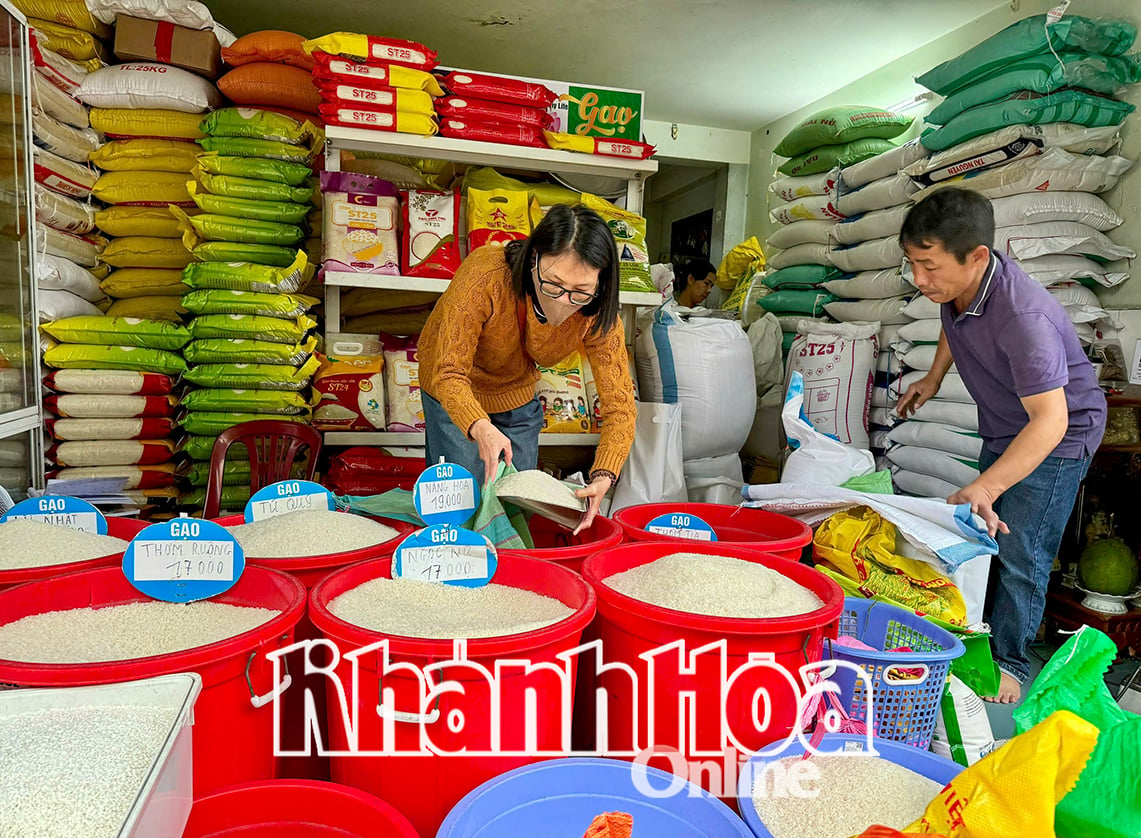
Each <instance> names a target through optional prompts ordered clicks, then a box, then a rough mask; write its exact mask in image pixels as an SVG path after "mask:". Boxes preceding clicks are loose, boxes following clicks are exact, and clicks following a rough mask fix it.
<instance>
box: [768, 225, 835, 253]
mask: <svg viewBox="0 0 1141 838" xmlns="http://www.w3.org/2000/svg"><path fill="white" fill-rule="evenodd" d="M835 226H836V222H835V221H832V220H828V221H818V220H811V221H797V222H796V223H795V224H785V225H784V226H782V227H779V228H778V229H777V230H775V231H774V232H773V234H772V235H771V236H769V238H768V240H767V242H766V244H768V246H769V248H771V249H775V250H785V249H786V248H789V247H796V246H797V245H798V244H830V243H831V241H832V239H831V235H830V234H831V232H832V228H833V227H835Z"/></svg>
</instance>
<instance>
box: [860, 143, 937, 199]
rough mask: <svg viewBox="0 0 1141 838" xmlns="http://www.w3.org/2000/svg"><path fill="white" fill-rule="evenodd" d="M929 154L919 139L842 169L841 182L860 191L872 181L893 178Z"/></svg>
mask: <svg viewBox="0 0 1141 838" xmlns="http://www.w3.org/2000/svg"><path fill="white" fill-rule="evenodd" d="M929 153H930V152H928V151H927V149H926V148H924V147H923V146H922V145H921V144H920V142H919V140H918V139H914V140H911V141H910V142H907V143H904V144H903V145H901V146H898V147H896V148H893V149H891V150H890V151H885V152H884V153H883V154H877V155H876V156H875V157H871V158H869V159H867V160H864V161H862V162H860V163H857V164H856V165H854V166H849V167H848V168H846V169H841V170H840V182H841V184H842V185H843V186H846V187H848V188H850V189H858V188H859V187H861V186H866V185H867V184H869V183H871V182H872V181H875V180H882V179H883V178H885V177H891V176H892V175H894V174H896V173H898V172H899V171H900V170H901V169H904V168H906V167H908V166H910V165H912V164H913V163H916V162H918V161H920V160H923V159H924V158H925V157H927V155H928V154H929Z"/></svg>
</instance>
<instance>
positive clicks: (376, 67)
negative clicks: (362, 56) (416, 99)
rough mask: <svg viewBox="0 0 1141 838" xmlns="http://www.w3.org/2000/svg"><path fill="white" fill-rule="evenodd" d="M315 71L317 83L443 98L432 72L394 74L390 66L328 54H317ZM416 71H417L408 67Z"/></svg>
mask: <svg viewBox="0 0 1141 838" xmlns="http://www.w3.org/2000/svg"><path fill="white" fill-rule="evenodd" d="M313 61H314V62H315V63H316V66H315V68H314V70H313V77H314V78H313V80H314V83H315V84H318V85H320V84H321V83H322V82H326V81H335V82H346V83H348V84H353V85H356V86H357V87H397V88H400V89H402V90H423V91H424V92H425V93H427V94H429V95H431V96H443V95H444V89H443V88H442V87H440V82H439V81H438V80H437V79H436V77H435V76H433V75H431V74H430V73H427V72H424V71H419V72H414V73H409V72H400V71H394V70H393V68H392V67H390V66H389V65H387V64H362V63H361V62H359V61H353V60H352V59H351V58H344V57H342V56H339V55H329V54H328V53H327V52H320V51H317V52H314V53H313ZM405 69H414V68H405Z"/></svg>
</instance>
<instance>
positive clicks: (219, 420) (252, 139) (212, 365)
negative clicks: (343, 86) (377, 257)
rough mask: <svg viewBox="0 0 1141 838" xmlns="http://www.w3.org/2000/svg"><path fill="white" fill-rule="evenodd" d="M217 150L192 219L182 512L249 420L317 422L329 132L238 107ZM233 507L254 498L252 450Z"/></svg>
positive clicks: (239, 468)
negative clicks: (317, 179)
mask: <svg viewBox="0 0 1141 838" xmlns="http://www.w3.org/2000/svg"><path fill="white" fill-rule="evenodd" d="M202 129H203V132H204V133H205V134H206V137H205V138H204V139H203V140H202V141H201V145H202V146H203V148H204V149H206V151H205V153H203V154H202V155H200V157H199V159H198V165H197V166H196V167H195V169H194V177H195V180H193V181H191V182H190V183H189V184H188V186H187V189H188V190H189V191H190V193H191V195H192V198H193V200H194V202H195V203H196V204H197V208H198V209H200V210H201V211H202V212H201V213H200V214H198V215H186V214H183V213H181V212H180V211H179V210H177V209H175V210H172V211H173V212H174V213H175V214H176V215H180V216H181V218H180V227H181V229H182V231H183V234H184V240H185V241H186V243H187V245H188V246H189V247H190V248H191V251H192V254H193V260H194V261H192V262H191V263H190V264H189V265H187V266H186V269H185V270H184V272H183V275H182V281H183V284H184V286H185V289H184V290H185V292H186V293H185V295H184V296H183V298H182V305H183V306H184V307H185V308H186V310H187V312H188V316H189V322H188V324H187V329H188V332H189V336H190V338H191V340H190V342H189V343H188V344H187V346H186V348H185V350H184V354H185V357H186V362H187V368H188V369H187V372H186V374H185V380H186V381H187V382H188V383H189V384H191V385H192V387H191V388H190V389H189V390H188V392H186V393H185V394H184V395H183V398H182V408H183V414H182V417H181V419H180V424H181V426H182V429H183V430H184V431H185V432H186V434H187V436H186V439H185V441H184V445H183V451H184V452H185V453H186V454H187V455H188V456H189V458H190V459H191V461H192V465H191V469H190V483H191V490H190V491H189V492H188V493H186V494H185V495H183V497H182V498H181V502H182V503H183V505H187V506H201V504H202V501H203V495H204V489H205V485H206V480H207V475H208V469H207V462H208V461H209V459H210V452H211V449H212V447H213V443H214V440H215V438H216V437H217V435H218V434H219V433H221V432H222V431H224V430H225V429H227V428H229V427H232V426H234V425H237V424H239V423H242V422H249V421H255V420H259V419H280V420H286V421H291V422H302V423H304V422H308V420H309V415H310V408H311V405H310V396H309V385H310V381H311V378H312V376H313V374H314V373H315V372H316V370H317V359H316V357H315V356H314V354H313V353H314V351H315V349H316V346H317V338H316V335H315V334H314V330H315V329H316V326H317V322H316V320H315V318H314V317H313V316H312V309H313V307H314V306H315V305H316V304H317V302H318V300H317V299H316V298H314V297H311V296H308V295H306V294H304V293H302V292H303V291H305V290H307V286H308V285H309V282H310V280H311V277H312V273H313V269H312V267H311V266H310V264H309V259H308V257H307V255H306V253H305V251H304V250H301V249H300V246H301V245H302V244H303V242H304V240H305V236H306V233H307V230H308V227H309V217H310V216H311V215H312V213H313V212H314V211H315V204H314V203H313V201H314V193H315V185H314V178H313V170H312V167H311V161H312V160H313V157H314V154H315V149H316V148H318V147H319V146H320V132H319V130H318V129H316V128H314V126H312V125H311V124H309V123H304V124H302V123H300V122H298V121H297V120H295V119H293V118H292V117H290V116H286V115H283V114H280V113H274V112H270V111H264V110H253V109H246V108H226V109H222V110H219V111H215V112H214V113H212V114H210V115H209V116H207V117H206V118H205V119H204V120H203V121H202ZM232 456H233V457H234V461H233V462H228V463H227V466H226V472H225V483H226V485H224V488H223V506H224V507H226V508H234V507H240V506H241V505H242V504H243V503H245V501H246V500H247V499H248V497H249V471H248V465H247V464H246V463H243V462H241V461H240V460H239V459H238V458H243V459H244V458H245V453H244V449H240V448H234V449H232Z"/></svg>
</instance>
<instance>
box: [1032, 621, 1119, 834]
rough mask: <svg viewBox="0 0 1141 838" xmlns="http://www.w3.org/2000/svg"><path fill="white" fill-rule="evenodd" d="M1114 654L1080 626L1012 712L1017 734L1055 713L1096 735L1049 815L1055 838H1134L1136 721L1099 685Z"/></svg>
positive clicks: (1097, 633)
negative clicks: (1052, 816) (1092, 746)
mask: <svg viewBox="0 0 1141 838" xmlns="http://www.w3.org/2000/svg"><path fill="white" fill-rule="evenodd" d="M1116 656H1117V647H1116V646H1115V645H1114V643H1113V641H1112V640H1110V639H1109V637H1107V636H1106V635H1105V634H1103V633H1102V632H1100V631H1098V630H1097V629H1095V628H1091V627H1090V626H1082V628H1080V629H1079V630H1078V632H1077V634H1075V635H1074V636H1073V637H1071V638H1070V639H1069V640H1067V641H1066V643H1065V645H1064V646H1062V648H1061V649H1059V650H1058V651H1057V652H1055V653H1054V656H1053V657H1052V658H1050V662H1049V663H1047V664H1046V666H1045V668H1044V669H1043V670H1042V672H1041V673H1040V674H1039V675H1038V677H1037V678H1036V679H1035V680H1034V683H1033V684H1032V685H1031V687H1030V691H1029V692H1028V693H1027V694H1026V697H1025V698H1024V699H1023V700H1022V705H1021V706H1020V707H1018V709H1016V710H1015V711H1014V724H1015V731H1016V732H1017V733H1023V732H1025V731H1026V730H1029V729H1030V728H1031V727H1033V726H1034V725H1036V724H1037V723H1038V722H1040V721H1042V720H1043V719H1045V718H1046V717H1047V716H1049V715H1051V714H1052V713H1054V712H1056V711H1058V710H1069V711H1070V712H1071V713H1074V714H1075V715H1077V716H1080V717H1081V718H1082V719H1085V720H1086V721H1087V722H1089V723H1090V724H1093V725H1094V726H1096V727H1097V728H1098V730H1099V731H1100V733H1099V735H1098V739H1097V747H1096V748H1095V749H1094V752H1093V754H1092V755H1091V756H1090V759H1089V762H1088V763H1086V767H1085V770H1084V771H1082V774H1081V777H1079V778H1078V784H1077V785H1076V786H1075V787H1074V789H1073V790H1072V791H1071V792H1070V793H1069V794H1067V795H1066V796H1065V797H1064V798H1062V801H1061V803H1059V804H1058V807H1057V809H1056V810H1055V831H1056V832H1057V835H1058V838H1126V836H1128V838H1136V836H1137V835H1141V772H1139V771H1138V770H1137V758H1138V754H1139V752H1141V750H1139V749H1141V716H1138V715H1135V714H1133V713H1129V712H1126V711H1125V710H1123V709H1121V707H1119V706H1118V705H1117V702H1115V701H1114V700H1113V696H1111V695H1110V694H1109V689H1108V688H1107V687H1106V685H1105V680H1104V679H1105V672H1106V670H1108V669H1109V667H1110V664H1112V663H1113V660H1114V658H1115V657H1116Z"/></svg>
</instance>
